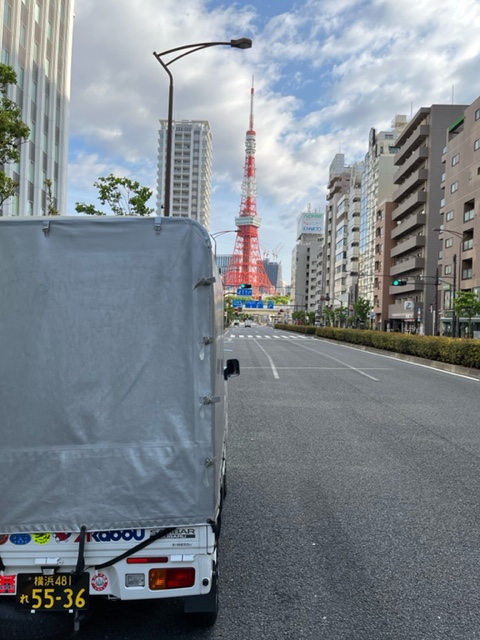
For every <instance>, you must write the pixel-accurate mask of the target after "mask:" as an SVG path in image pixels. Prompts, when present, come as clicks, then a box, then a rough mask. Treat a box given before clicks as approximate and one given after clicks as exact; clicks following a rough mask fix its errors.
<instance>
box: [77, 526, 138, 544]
mask: <svg viewBox="0 0 480 640" xmlns="http://www.w3.org/2000/svg"><path fill="white" fill-rule="evenodd" d="M144 538H145V529H124V530H123V531H93V532H91V533H87V535H86V537H85V540H86V541H87V542H120V541H121V540H124V541H125V542H128V541H129V540H138V541H139V542H140V541H141V540H143V539H144ZM75 542H80V535H78V536H77V537H76V538H75Z"/></svg>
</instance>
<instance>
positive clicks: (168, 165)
mask: <svg viewBox="0 0 480 640" xmlns="http://www.w3.org/2000/svg"><path fill="white" fill-rule="evenodd" d="M219 45H227V46H230V47H233V48H235V49H250V47H251V46H252V41H251V40H250V38H238V39H236V40H230V41H229V42H199V43H196V44H185V45H183V46H181V47H174V48H173V49H167V50H166V51H162V52H161V53H157V52H156V51H154V52H153V55H154V56H155V58H156V59H157V60H158V62H159V63H160V64H161V65H162V67H163V68H164V69H165V71H166V72H167V74H168V78H169V89H168V116H167V149H166V159H165V201H164V204H163V206H164V215H165V216H169V215H170V190H171V188H170V187H171V175H172V146H173V132H172V129H173V76H172V74H171V72H170V69H169V68H168V67H169V65H171V64H172V62H175V61H176V60H180V58H184V57H185V56H188V55H189V54H190V53H195V52H196V51H200V50H201V49H207V48H209V47H216V46H219ZM177 51H184V53H181V54H180V55H179V56H175V57H174V58H172V59H171V60H169V61H168V62H164V61H163V60H162V56H167V55H169V54H171V53H176V52H177Z"/></svg>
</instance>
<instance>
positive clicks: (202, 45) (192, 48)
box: [153, 38, 252, 67]
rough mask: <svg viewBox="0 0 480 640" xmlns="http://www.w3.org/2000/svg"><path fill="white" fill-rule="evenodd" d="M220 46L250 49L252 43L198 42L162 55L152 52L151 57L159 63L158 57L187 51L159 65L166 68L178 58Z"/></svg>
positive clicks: (235, 41) (248, 39)
mask: <svg viewBox="0 0 480 640" xmlns="http://www.w3.org/2000/svg"><path fill="white" fill-rule="evenodd" d="M221 45H224V46H229V47H233V48H234V49H250V48H251V46H252V41H251V40H250V38H239V39H237V40H230V41H227V42H198V43H197V44H186V45H183V46H182V47H174V48H173V49H167V51H162V53H156V52H155V51H154V52H153V55H154V56H155V57H156V58H157V60H158V61H159V62H160V60H159V58H160V56H167V55H169V54H171V53H176V52H177V51H185V49H187V51H185V53H182V54H180V55H179V56H176V57H175V58H172V60H169V61H168V62H166V63H161V64H162V65H163V66H165V67H168V66H169V65H170V64H172V62H176V61H177V60H180V58H184V57H185V56H188V55H189V54H190V53H195V51H200V50H201V49H207V48H208V47H218V46H221Z"/></svg>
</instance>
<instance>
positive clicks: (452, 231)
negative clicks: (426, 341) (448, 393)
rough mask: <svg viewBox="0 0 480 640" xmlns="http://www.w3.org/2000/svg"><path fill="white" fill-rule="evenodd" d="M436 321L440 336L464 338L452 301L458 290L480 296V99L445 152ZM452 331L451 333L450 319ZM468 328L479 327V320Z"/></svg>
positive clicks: (463, 322) (451, 134) (450, 134)
mask: <svg viewBox="0 0 480 640" xmlns="http://www.w3.org/2000/svg"><path fill="white" fill-rule="evenodd" d="M443 152H444V153H443V170H444V173H443V175H442V178H441V186H442V188H443V191H444V199H443V200H442V201H441V209H440V214H441V222H442V229H443V233H441V234H440V242H441V246H440V254H439V265H438V266H439V278H440V284H441V286H440V287H439V290H438V293H437V302H438V305H436V306H438V313H439V317H438V321H437V323H436V324H437V326H436V329H438V330H439V332H440V333H442V334H445V333H447V334H450V335H451V334H452V332H453V333H454V334H455V335H456V336H457V337H459V336H462V337H463V336H464V335H465V330H466V329H467V328H468V318H462V317H460V318H459V317H456V318H455V317H454V314H453V313H452V306H453V299H454V297H455V295H456V292H458V291H463V290H467V291H473V292H474V293H476V294H477V296H480V250H479V247H478V242H476V240H478V238H480V97H479V98H477V99H476V100H475V102H473V103H472V104H471V105H470V106H469V107H467V108H466V109H465V111H464V113H463V114H462V115H460V116H459V117H458V118H457V119H456V120H455V121H453V122H451V123H450V126H449V127H448V129H447V132H446V147H445V148H444V150H443ZM453 319H455V320H456V322H455V324H456V326H455V330H454V331H452V329H453V327H452V320H453ZM472 324H473V326H472V330H476V331H480V318H479V317H477V318H474V319H473V323H472Z"/></svg>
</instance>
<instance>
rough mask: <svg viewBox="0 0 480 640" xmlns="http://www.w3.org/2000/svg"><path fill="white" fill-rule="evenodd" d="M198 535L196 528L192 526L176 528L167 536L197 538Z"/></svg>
mask: <svg viewBox="0 0 480 640" xmlns="http://www.w3.org/2000/svg"><path fill="white" fill-rule="evenodd" d="M195 537H196V532H195V529H194V528H193V527H191V528H183V527H181V528H179V529H175V531H172V533H169V534H168V535H166V536H165V538H195Z"/></svg>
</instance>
